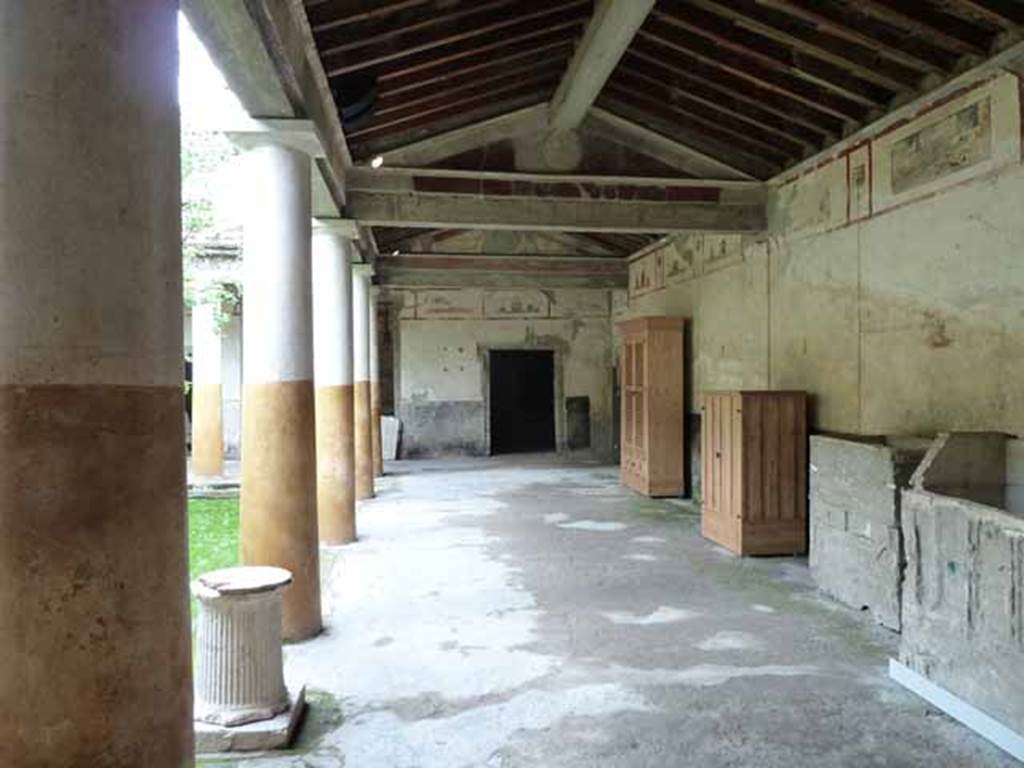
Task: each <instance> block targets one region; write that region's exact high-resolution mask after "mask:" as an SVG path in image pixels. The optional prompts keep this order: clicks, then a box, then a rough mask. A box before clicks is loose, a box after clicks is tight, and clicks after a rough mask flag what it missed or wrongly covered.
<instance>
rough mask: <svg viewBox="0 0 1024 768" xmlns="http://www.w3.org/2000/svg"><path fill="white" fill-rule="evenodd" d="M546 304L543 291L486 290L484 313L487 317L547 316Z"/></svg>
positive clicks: (545, 296) (546, 298) (546, 300)
mask: <svg viewBox="0 0 1024 768" xmlns="http://www.w3.org/2000/svg"><path fill="white" fill-rule="evenodd" d="M548 304H549V302H548V297H547V295H546V294H545V293H544V291H538V290H520V291H487V293H485V294H484V315H485V316H486V317H488V318H513V317H520V318H528V317H547V316H548V313H549V308H548Z"/></svg>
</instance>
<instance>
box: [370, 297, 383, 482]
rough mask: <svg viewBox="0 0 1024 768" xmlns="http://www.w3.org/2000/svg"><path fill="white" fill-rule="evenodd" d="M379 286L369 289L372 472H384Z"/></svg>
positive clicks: (379, 473) (378, 473)
mask: <svg viewBox="0 0 1024 768" xmlns="http://www.w3.org/2000/svg"><path fill="white" fill-rule="evenodd" d="M379 295H380V289H379V288H376V287H374V288H372V289H371V290H370V428H371V429H372V430H373V431H372V433H371V435H370V437H371V441H372V445H373V474H374V476H375V477H381V476H382V475H383V474H384V453H383V449H382V445H381V435H380V417H381V402H380V327H379V326H380V315H379V310H380V304H379V301H378V297H379Z"/></svg>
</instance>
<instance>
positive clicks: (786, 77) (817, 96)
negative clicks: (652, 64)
mask: <svg viewBox="0 0 1024 768" xmlns="http://www.w3.org/2000/svg"><path fill="white" fill-rule="evenodd" d="M640 37H641V38H643V39H653V40H656V41H657V42H659V43H660V44H661V45H662V46H665V47H667V48H671V49H674V50H677V51H679V52H681V53H684V54H687V55H689V56H693V57H696V58H697V59H699V60H701V61H703V62H705V63H706V64H708V65H710V66H713V67H715V68H717V69H720V70H722V71H724V72H728V73H729V74H732V75H735V76H736V77H739V78H741V79H743V80H746V81H748V82H752V83H755V84H756V85H758V86H760V87H763V88H766V89H768V90H772V91H775V92H777V93H779V94H780V95H782V96H785V97H787V98H791V99H794V100H796V101H799V102H802V103H803V104H805V105H807V106H809V107H811V108H813V109H819V110H822V111H825V112H827V113H828V114H830V115H832V116H834V117H837V118H839V119H841V120H843V121H844V122H860V121H862V120H863V119H864V118H865V117H866V116H867V114H868V108H867V107H865V106H864V105H862V104H860V103H858V102H856V101H853V100H851V99H848V98H846V97H845V96H843V95H841V94H838V93H835V92H833V91H831V90H829V89H827V88H824V87H822V86H821V85H819V84H818V83H812V82H809V81H807V80H805V79H803V78H801V77H797V76H795V75H793V74H791V73H789V72H780V71H778V70H775V69H767V68H763V67H760V66H758V62H757V60H756V59H754V58H753V57H750V56H748V55H746V54H744V53H742V52H737V51H733V50H727V49H724V48H722V47H720V46H718V45H716V44H715V43H714V42H713V41H709V40H707V39H706V38H704V37H702V36H700V35H697V34H693V33H690V32H688V31H687V30H684V29H680V28H678V27H673V26H672V25H670V24H667V23H664V22H661V21H659V20H658V19H652V20H650V21H648V22H647V25H646V26H645V27H644V28H643V29H642V30H640Z"/></svg>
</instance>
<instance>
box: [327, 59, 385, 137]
mask: <svg viewBox="0 0 1024 768" xmlns="http://www.w3.org/2000/svg"><path fill="white" fill-rule="evenodd" d="M331 93H332V94H333V96H334V100H335V102H336V103H337V105H338V115H339V116H340V117H341V125H342V127H343V128H345V130H349V129H355V128H359V126H361V125H363V124H365V123H366V122H367V120H369V119H370V117H371V116H372V115H373V110H374V108H375V107H376V106H377V76H376V75H369V74H359V73H355V74H352V75H347V76H345V77H339V78H337V79H336V80H333V81H332V82H331Z"/></svg>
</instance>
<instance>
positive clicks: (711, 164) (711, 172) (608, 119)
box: [582, 96, 756, 182]
mask: <svg viewBox="0 0 1024 768" xmlns="http://www.w3.org/2000/svg"><path fill="white" fill-rule="evenodd" d="M603 100H604V97H603V96H602V98H601V99H598V105H597V106H594V107H591V108H590V113H589V114H588V115H587V119H586V120H585V121H584V122H583V126H582V130H583V132H584V133H587V134H591V135H593V136H597V137H599V138H602V139H605V140H607V141H613V142H617V143H619V144H624V145H625V146H627V147H632V148H633V149H635V150H636V151H637V152H640V153H642V154H645V155H649V156H651V157H653V158H655V159H657V160H658V161H659V162H661V163H664V164H665V165H668V166H671V167H673V168H677V169H678V170H679V171H680V172H681V173H684V174H687V175H689V176H695V177H698V179H704V178H714V179H729V180H732V181H740V182H749V181H754V180H755V175H756V174H755V173H753V172H752V169H749V168H746V169H744V168H743V167H741V166H738V165H735V164H732V163H730V162H728V161H726V160H723V159H722V158H720V157H717V156H715V155H712V154H709V153H707V152H705V151H704V150H702V149H700V148H698V147H694V146H690V145H688V144H686V143H684V139H683V138H682V137H681V136H680V135H679V133H678V132H677V133H674V134H668V133H663V132H659V131H656V130H653V129H651V128H648V127H646V126H644V125H642V124H641V123H639V122H637V121H636V120H634V119H630V118H628V117H625V116H623V115H622V114H618V113H617V112H618V110H617V111H609V110H608V109H605V108H604V107H603V106H602V105H601V102H602V101H603ZM687 181H694V179H687Z"/></svg>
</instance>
